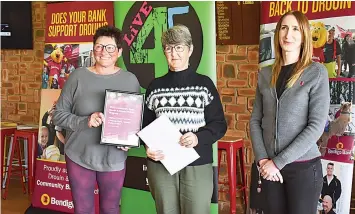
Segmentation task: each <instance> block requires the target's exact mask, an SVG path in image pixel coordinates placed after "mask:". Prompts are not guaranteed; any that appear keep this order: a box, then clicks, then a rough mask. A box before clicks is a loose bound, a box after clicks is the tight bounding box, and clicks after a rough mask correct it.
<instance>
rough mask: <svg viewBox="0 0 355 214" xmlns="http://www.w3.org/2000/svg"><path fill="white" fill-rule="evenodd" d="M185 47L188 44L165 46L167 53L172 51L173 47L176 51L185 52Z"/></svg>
mask: <svg viewBox="0 0 355 214" xmlns="http://www.w3.org/2000/svg"><path fill="white" fill-rule="evenodd" d="M185 47H186V45H175V46H168V45H167V46H165V48H164V52H165V53H171V51H173V49H174V50H175V51H176V52H179V53H180V52H183V51H184V50H185Z"/></svg>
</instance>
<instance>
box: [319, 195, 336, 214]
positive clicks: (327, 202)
mask: <svg viewBox="0 0 355 214" xmlns="http://www.w3.org/2000/svg"><path fill="white" fill-rule="evenodd" d="M322 205H323V210H322V212H321V214H336V213H335V212H334V210H333V201H332V198H331V197H330V196H329V195H325V196H324V198H323V202H322Z"/></svg>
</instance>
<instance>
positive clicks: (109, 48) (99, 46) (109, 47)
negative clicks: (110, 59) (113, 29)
mask: <svg viewBox="0 0 355 214" xmlns="http://www.w3.org/2000/svg"><path fill="white" fill-rule="evenodd" d="M104 48H105V49H106V51H107V53H113V52H115V50H116V48H117V46H116V45H102V44H95V45H94V51H97V52H100V51H103V50H104Z"/></svg>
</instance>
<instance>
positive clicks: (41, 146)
mask: <svg viewBox="0 0 355 214" xmlns="http://www.w3.org/2000/svg"><path fill="white" fill-rule="evenodd" d="M48 135H49V132H48V128H47V127H46V126H42V127H41V139H40V140H39V142H38V146H37V158H43V151H44V150H45V149H46V148H47V143H48Z"/></svg>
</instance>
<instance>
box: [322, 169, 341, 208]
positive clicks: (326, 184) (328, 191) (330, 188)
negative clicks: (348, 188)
mask: <svg viewBox="0 0 355 214" xmlns="http://www.w3.org/2000/svg"><path fill="white" fill-rule="evenodd" d="M326 195H328V196H330V197H331V198H332V202H333V208H334V209H335V208H336V203H337V201H338V199H339V198H340V195H341V182H340V180H339V179H338V178H337V176H335V175H334V163H332V162H329V163H328V164H327V174H326V175H325V176H324V177H323V188H322V195H321V197H322V198H324V197H325V196H326Z"/></svg>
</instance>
